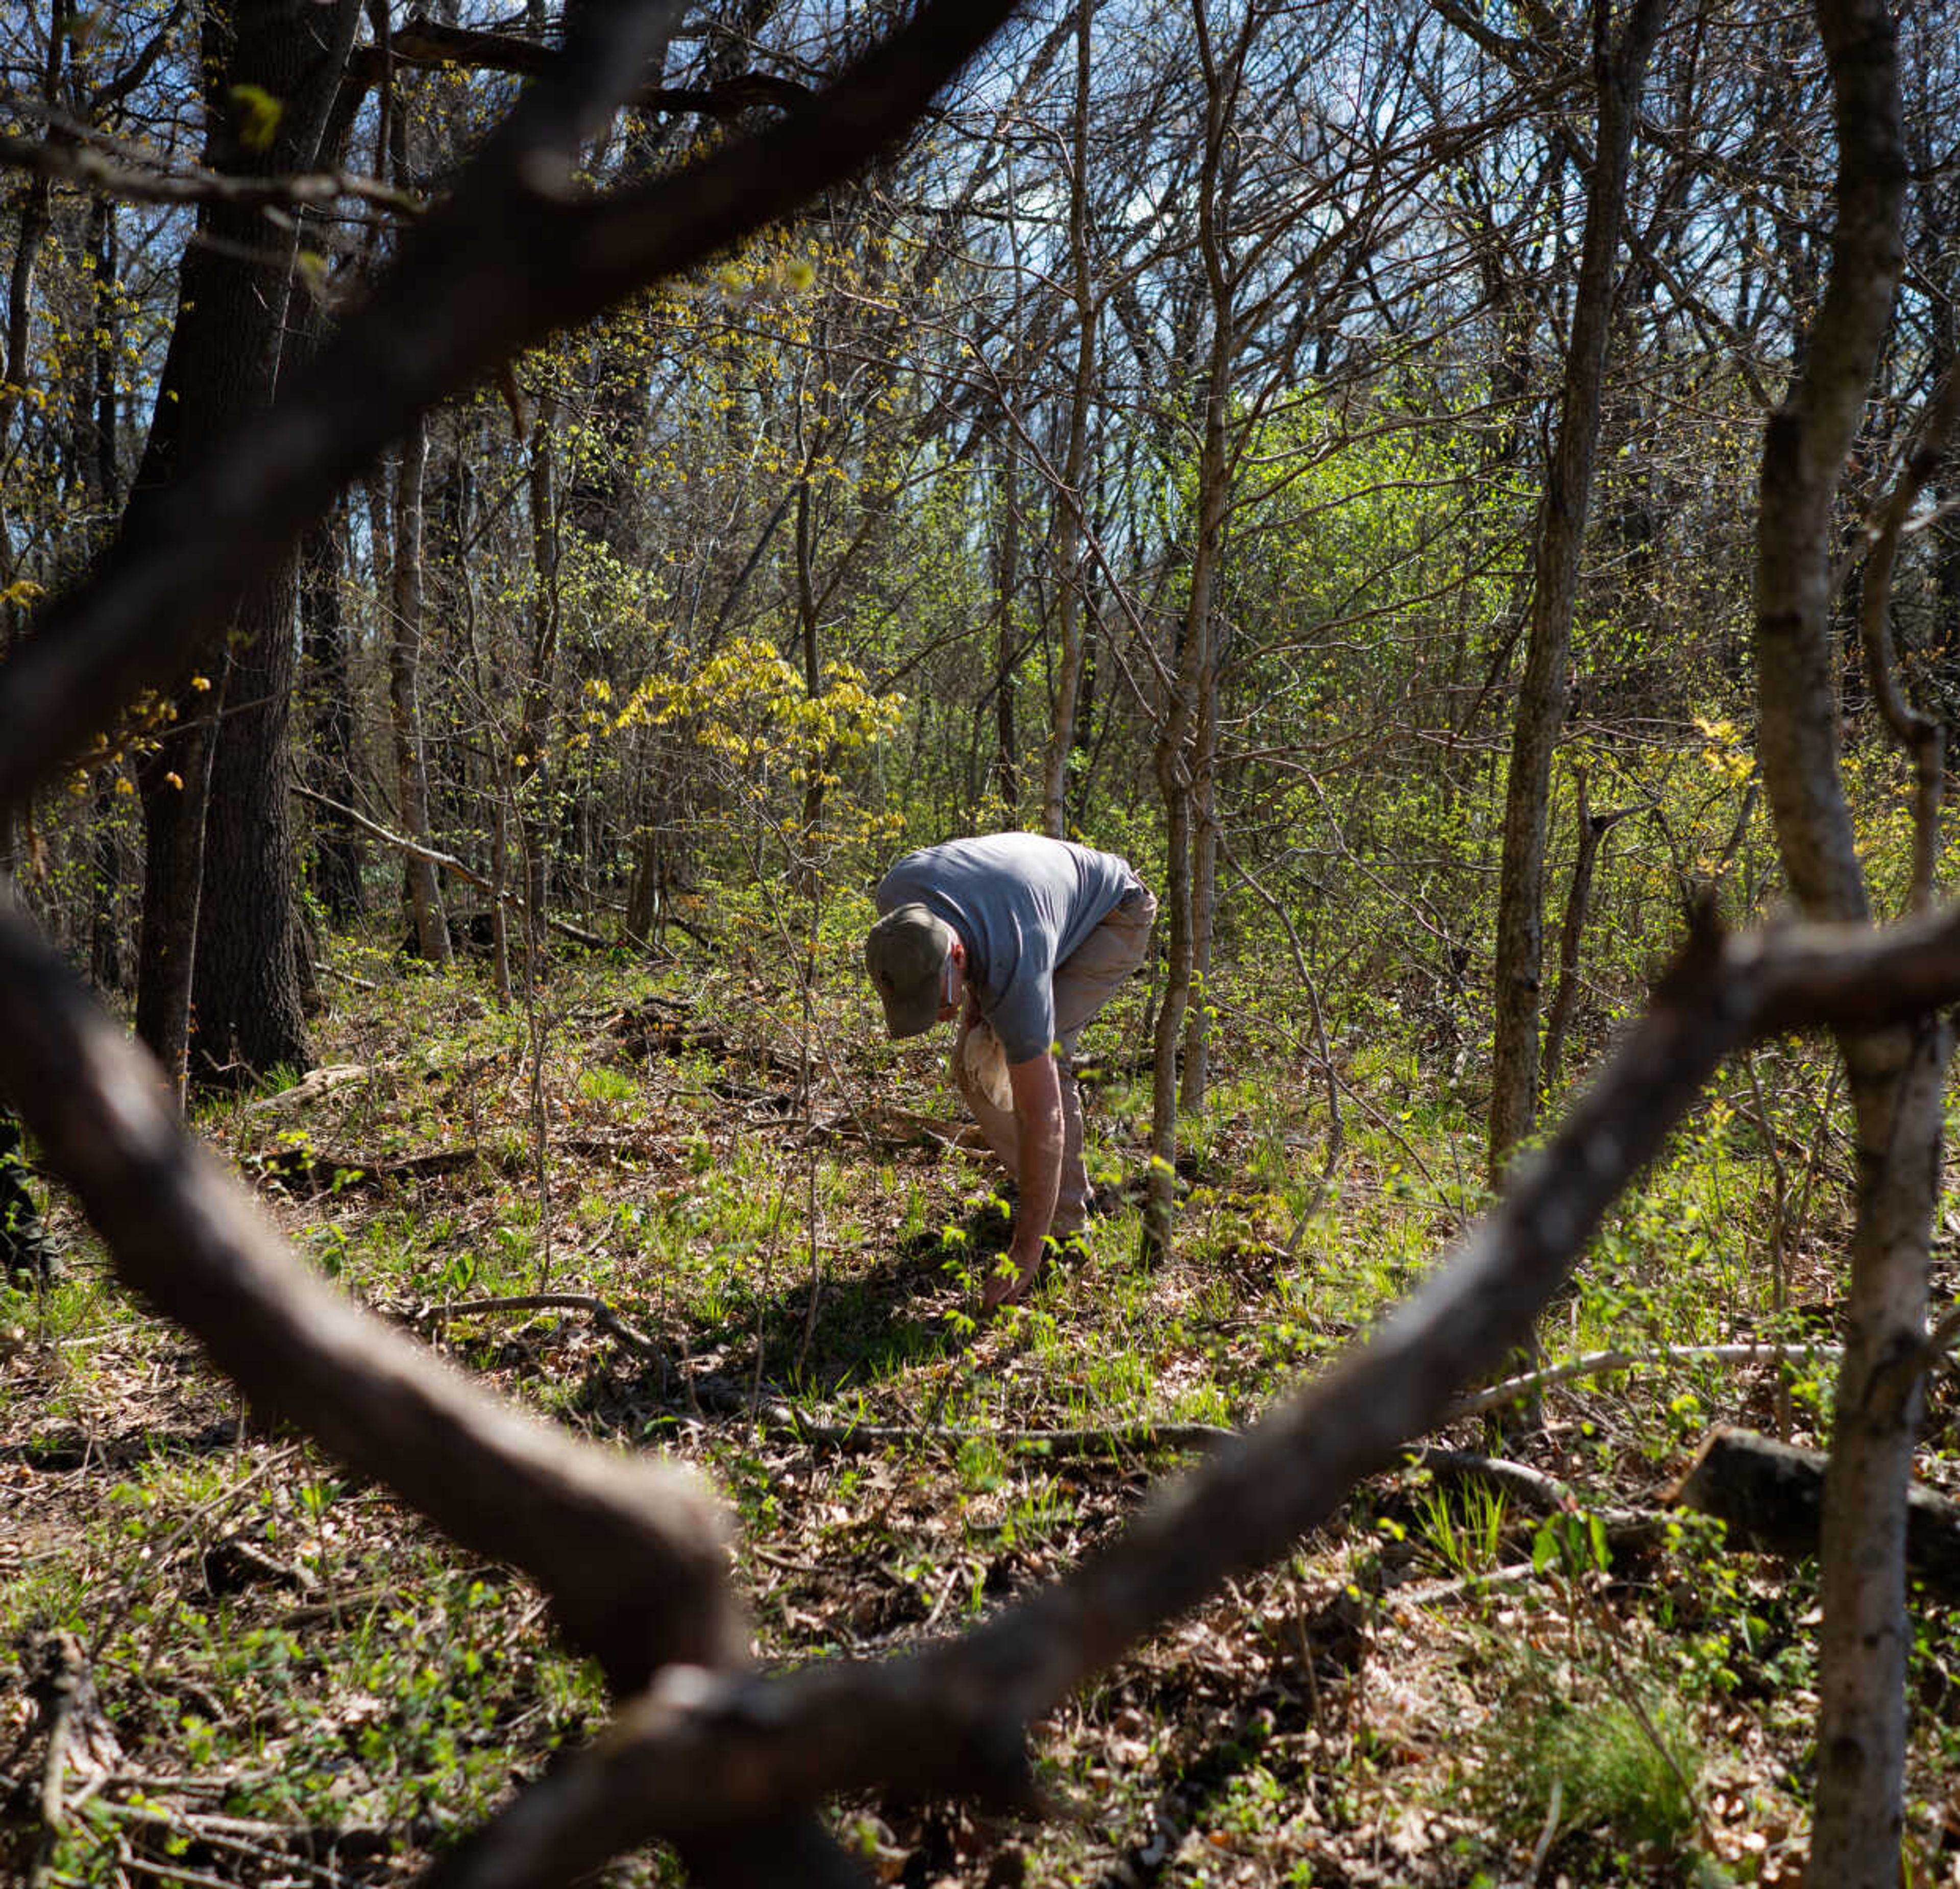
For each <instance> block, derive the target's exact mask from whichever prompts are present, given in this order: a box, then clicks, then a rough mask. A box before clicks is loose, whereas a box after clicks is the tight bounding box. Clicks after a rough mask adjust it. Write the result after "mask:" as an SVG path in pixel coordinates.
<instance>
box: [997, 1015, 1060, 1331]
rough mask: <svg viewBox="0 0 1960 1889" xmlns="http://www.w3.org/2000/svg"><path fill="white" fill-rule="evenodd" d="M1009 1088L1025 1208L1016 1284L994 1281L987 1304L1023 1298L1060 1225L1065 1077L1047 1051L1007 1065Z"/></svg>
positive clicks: (1016, 1245)
mask: <svg viewBox="0 0 1960 1889" xmlns="http://www.w3.org/2000/svg"><path fill="white" fill-rule="evenodd" d="M1007 1086H1008V1088H1009V1089H1010V1090H1011V1091H1012V1092H1013V1098H1014V1118H1015V1120H1016V1121H1017V1123H1018V1124H1019V1125H1020V1137H1021V1143H1020V1190H1021V1197H1020V1205H1019V1206H1018V1207H1017V1208H1016V1209H1015V1210H1014V1237H1013V1244H1012V1245H1010V1246H1009V1247H1008V1248H1007V1257H1008V1258H1010V1260H1011V1261H1013V1265H1014V1276H1013V1279H1012V1280H1007V1279H1001V1280H988V1284H987V1294H986V1302H987V1303H988V1305H998V1304H999V1303H1000V1302H1001V1300H1002V1299H1007V1298H1018V1297H1019V1296H1020V1293H1021V1291H1022V1290H1023V1287H1025V1286H1027V1285H1028V1284H1029V1283H1032V1281H1033V1278H1034V1276H1035V1274H1036V1272H1037V1271H1038V1270H1039V1269H1040V1266H1041V1261H1042V1250H1043V1242H1045V1240H1046V1239H1047V1238H1048V1229H1049V1228H1050V1227H1051V1226H1053V1225H1054V1223H1055V1201H1056V1200H1057V1198H1058V1196H1059V1195H1060V1194H1061V1154H1062V1143H1063V1136H1064V1127H1063V1123H1062V1113H1061V1071H1060V1070H1058V1068H1057V1067H1055V1057H1053V1056H1052V1054H1049V1053H1048V1051H1042V1054H1040V1055H1039V1056H1036V1057H1030V1058H1029V1061H1026V1062H1025V1063H1010V1064H1008V1065H1007Z"/></svg>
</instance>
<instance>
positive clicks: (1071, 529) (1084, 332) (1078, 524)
mask: <svg viewBox="0 0 1960 1889" xmlns="http://www.w3.org/2000/svg"><path fill="white" fill-rule="evenodd" d="M1094 11H1095V9H1094V7H1093V5H1092V4H1091V0H1079V4H1078V5H1077V9H1076V21H1075V114H1074V126H1073V128H1072V131H1071V143H1070V147H1069V157H1070V178H1069V196H1068V253H1069V262H1070V265H1071V274H1072V277H1073V281H1074V297H1075V322H1076V336H1075V384H1074V388H1073V389H1072V390H1071V405H1070V407H1069V412H1068V450H1067V452H1066V453H1065V454H1064V456H1063V460H1062V466H1061V482H1062V490H1061V491H1059V492H1058V493H1057V494H1056V495H1055V582H1056V585H1057V595H1056V599H1055V612H1056V617H1055V633H1056V641H1057V644H1058V648H1057V650H1056V654H1055V704H1054V708H1053V710H1052V714H1051V717H1050V724H1049V730H1048V759H1047V765H1046V766H1045V768H1044V769H1043V771H1042V832H1044V833H1045V834H1047V835H1048V837H1049V838H1051V839H1062V838H1066V837H1067V835H1068V760H1069V755H1070V754H1071V752H1072V751H1073V749H1074V743H1075V711H1076V698H1077V695H1079V694H1080V691H1081V687H1082V625H1083V609H1082V593H1083V584H1085V583H1086V582H1087V572H1086V571H1084V569H1083V563H1082V510H1083V507H1084V506H1085V505H1086V504H1087V494H1086V493H1085V492H1084V491H1083V482H1084V479H1085V476H1086V475H1087V471H1088V466H1089V405H1090V401H1091V400H1092V399H1094V397H1095V393H1096V289H1095V282H1094V278H1093V274H1092V272H1091V269H1090V252H1089V107H1090V72H1091V62H1090V32H1089V27H1090V20H1091V17H1092V16H1093V13H1094Z"/></svg>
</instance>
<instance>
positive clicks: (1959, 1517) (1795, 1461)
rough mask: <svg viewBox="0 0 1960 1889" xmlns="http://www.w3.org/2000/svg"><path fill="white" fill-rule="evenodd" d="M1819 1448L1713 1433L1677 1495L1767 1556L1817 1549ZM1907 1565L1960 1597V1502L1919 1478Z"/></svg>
mask: <svg viewBox="0 0 1960 1889" xmlns="http://www.w3.org/2000/svg"><path fill="white" fill-rule="evenodd" d="M1827 1460H1828V1458H1826V1457H1825V1453H1824V1452H1823V1451H1822V1450H1818V1449H1799V1448H1798V1447H1797V1446H1796V1445H1795V1444H1793V1443H1780V1442H1777V1441H1776V1439H1774V1437H1769V1436H1758V1435H1757V1434H1756V1433H1755V1432H1754V1431H1753V1430H1745V1429H1718V1430H1714V1431H1712V1432H1710V1434H1709V1436H1708V1437H1707V1439H1706V1440H1705V1441H1704V1442H1703V1444H1702V1445H1701V1450H1700V1451H1699V1452H1698V1454H1697V1455H1696V1456H1695V1458H1694V1461H1693V1462H1692V1463H1691V1464H1689V1465H1688V1471H1687V1473H1686V1474H1685V1475H1684V1476H1683V1477H1682V1479H1681V1481H1680V1483H1679V1484H1678V1485H1677V1486H1676V1487H1675V1490H1674V1492H1673V1496H1672V1500H1673V1501H1674V1502H1675V1503H1676V1504H1677V1505H1678V1506H1682V1507H1685V1508H1689V1509H1698V1510H1699V1511H1700V1512H1701V1513H1702V1514H1704V1515H1714V1516H1716V1517H1717V1518H1718V1519H1720V1520H1721V1521H1723V1522H1726V1523H1727V1524H1728V1528H1729V1540H1730V1541H1732V1542H1734V1543H1736V1544H1737V1545H1738V1546H1739V1547H1745V1548H1750V1549H1753V1550H1756V1551H1758V1552H1759V1553H1766V1554H1781V1555H1788V1556H1792V1557H1794V1556H1797V1555H1806V1554H1815V1553H1816V1552H1817V1538H1818V1523H1819V1519H1820V1517H1821V1516H1822V1513H1823V1508H1824V1465H1825V1462H1826V1461H1827ZM1907 1503H1908V1506H1907V1511H1906V1544H1905V1553H1906V1567H1907V1569H1908V1573H1911V1575H1913V1576H1914V1577H1916V1578H1917V1579H1920V1580H1921V1581H1923V1582H1925V1584H1926V1585H1927V1588H1929V1589H1930V1590H1931V1591H1932V1592H1935V1593H1937V1594H1939V1595H1945V1596H1948V1597H1952V1596H1954V1595H1960V1502H1955V1501H1954V1500H1952V1499H1951V1498H1950V1497H1949V1496H1943V1495H1939V1494H1936V1493H1935V1492H1934V1491H1933V1490H1930V1489H1928V1488H1927V1487H1924V1485H1923V1484H1919V1483H1914V1484H1913V1485H1912V1487H1911V1490H1909V1491H1908V1496H1907Z"/></svg>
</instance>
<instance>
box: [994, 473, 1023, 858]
mask: <svg viewBox="0 0 1960 1889" xmlns="http://www.w3.org/2000/svg"><path fill="white" fill-rule="evenodd" d="M999 460H1000V479H1001V496H1000V500H999V503H998V506H997V507H996V516H997V517H998V520H999V522H998V525H997V526H996V527H995V530H996V533H997V536H996V539H995V551H994V791H995V792H996V793H998V794H999V795H1000V797H1001V809H1002V811H1003V814H1004V824H1005V825H1007V826H1009V827H1010V828H1011V827H1013V826H1016V825H1019V824H1020V804H1021V766H1020V743H1019V741H1018V739H1017V736H1016V734H1015V731H1014V671H1015V669H1017V667H1018V666H1019V664H1020V631H1019V625H1018V620H1017V616H1016V614H1015V608H1014V606H1015V601H1016V599H1017V595H1018V593H1019V592H1020V587H1021V495H1020V491H1019V490H1018V489H1017V485H1016V481H1015V479H1014V456H1013V453H1012V452H1010V451H1009V450H1007V448H1006V447H1005V446H1003V447H1002V449H1001V453H1000V455H999Z"/></svg>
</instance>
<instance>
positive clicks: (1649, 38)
mask: <svg viewBox="0 0 1960 1889" xmlns="http://www.w3.org/2000/svg"><path fill="white" fill-rule="evenodd" d="M1664 11H1666V0H1633V5H1632V7H1631V9H1630V10H1629V11H1628V15H1627V19H1626V22H1625V24H1624V26H1623V27H1621V30H1620V32H1619V33H1618V35H1617V37H1616V36H1615V35H1614V33H1612V6H1611V0H1596V3H1595V11H1594V14H1593V68H1594V73H1595V81H1596V87H1597V91H1598V94H1599V132H1598V141H1597V145H1596V149H1595V152H1594V155H1593V170H1592V174H1591V176H1589V178H1588V179H1587V180H1586V234H1585V237H1584V239H1583V243H1582V246H1581V251H1580V265H1579V287H1578V291H1577V297H1576V299H1575V301H1574V304H1573V314H1572V339H1571V343H1570V347H1569V348H1568V350H1567V355H1566V365H1565V387H1564V395H1563V397H1562V399H1561V405H1560V411H1559V422H1558V447H1557V449H1556V450H1555V452H1554V455H1553V458H1552V463H1551V466H1549V468H1548V469H1547V472H1546V476H1545V498H1544V503H1543V505H1542V510H1541V512H1540V517H1539V523H1538V549H1537V554H1536V564H1537V575H1536V583H1535V588H1534V591H1533V594H1532V615H1531V627H1530V633H1529V640H1528V641H1527V644H1526V654H1525V673H1524V679H1523V682H1522V683H1521V684H1520V685H1519V691H1518V704H1517V711H1516V720H1514V722H1513V724H1512V733H1511V765H1510V779H1509V781H1508V783H1507V787H1506V791H1505V801H1504V846H1503V867H1502V871H1501V876H1500V882H1499V887H1498V894H1497V949H1496V962H1495V978H1494V982H1495V985H1496V1010H1497V1028H1496V1032H1495V1040H1494V1043H1493V1045H1492V1048H1491V1115H1490V1138H1491V1146H1490V1174H1491V1183H1492V1185H1496V1184H1497V1181H1499V1180H1500V1179H1501V1178H1502V1177H1503V1171H1504V1166H1505V1163H1506V1162H1507V1160H1508V1159H1510V1152H1511V1150H1512V1149H1513V1148H1514V1147H1515V1146H1516V1145H1517V1143H1519V1141H1520V1140H1523V1139H1524V1138H1525V1137H1526V1136H1527V1135H1529V1134H1530V1133H1531V1131H1532V1126H1533V1124H1534V1123H1535V1121H1536V1119H1537V1111H1538V1014H1539V1007H1540V1006H1539V998H1540V995H1541V989H1540V978H1541V975H1542V968H1543V964H1544V959H1545V886H1544V879H1545V815H1546V806H1547V802H1548V798H1549V796H1550V793H1551V764H1552V756H1553V754H1554V751H1555V750H1556V749H1557V747H1558V737H1559V733H1560V731H1561V729H1562V728H1563V727H1564V723H1565V711H1566V704H1567V699H1568V697H1569V695H1570V669H1571V662H1572V616H1573V607H1574V605H1575V603H1576V602H1577V595H1578V587H1579V562H1580V551H1581V549H1583V545H1584V543H1585V539H1586V510H1587V507H1588V504H1589V501H1590V498H1591V495H1592V489H1593V456H1594V452H1595V449H1596V447H1597V444H1598V441H1599V407H1600V390H1601V387H1602V384H1603V383H1604V380H1605V371H1606V342H1607V338H1608V332H1609V330H1610V328H1611V326H1612V310H1613V295H1614V275H1615V259H1616V258H1617V257H1618V254H1619V249H1620V223H1621V217H1622V215H1623V214H1624V210H1625V207H1626V197H1627V172H1628V163H1629V160H1630V157H1631V152H1632V150H1633V138H1634V108H1635V107H1636V105H1637V103H1638V102H1639V96H1640V80H1641V78H1642V75H1643V74H1644V73H1645V72H1646V70H1647V56H1648V54H1649V52H1650V51H1651V50H1652V49H1653V41H1654V36H1655V34H1656V33H1657V32H1658V31H1659V27H1660V22H1661V17H1662V15H1663V13H1664Z"/></svg>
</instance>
